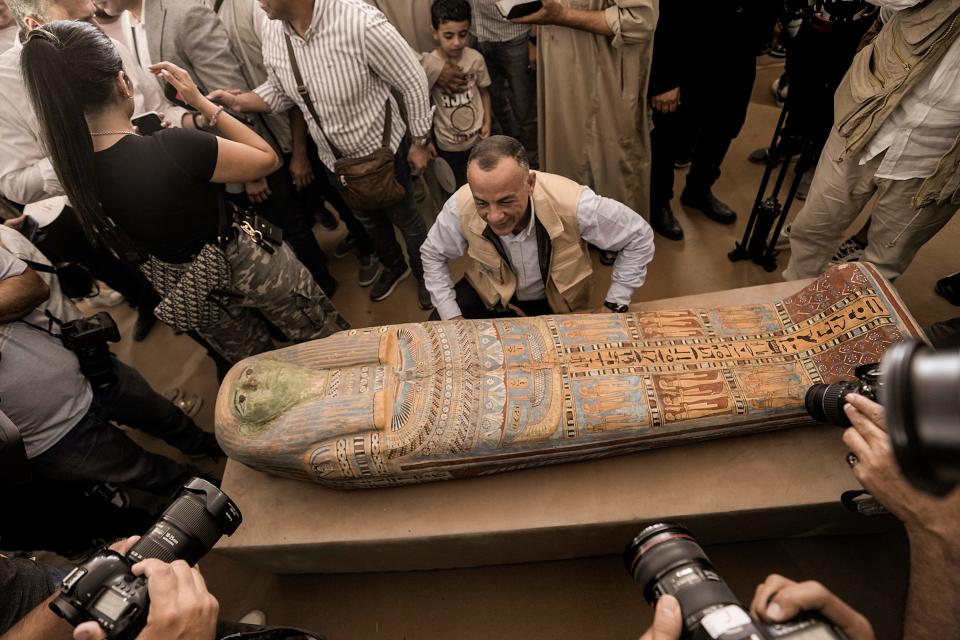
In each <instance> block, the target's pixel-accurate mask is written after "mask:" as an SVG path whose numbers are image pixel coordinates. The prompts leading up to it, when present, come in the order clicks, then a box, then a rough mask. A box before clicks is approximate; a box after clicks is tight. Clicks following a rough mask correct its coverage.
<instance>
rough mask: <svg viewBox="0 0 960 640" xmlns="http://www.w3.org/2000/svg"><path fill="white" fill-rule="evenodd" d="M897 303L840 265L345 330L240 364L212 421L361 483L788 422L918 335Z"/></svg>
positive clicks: (285, 465)
mask: <svg viewBox="0 0 960 640" xmlns="http://www.w3.org/2000/svg"><path fill="white" fill-rule="evenodd" d="M902 308H903V307H902V303H900V302H899V300H898V299H897V298H896V294H895V293H894V292H893V291H892V290H891V289H890V287H889V286H888V285H887V283H886V282H885V281H884V280H883V279H882V278H881V277H880V276H878V275H877V273H876V272H875V270H874V269H873V268H872V267H870V266H869V265H865V264H849V265H843V266H840V267H837V268H835V269H832V270H831V271H830V272H828V273H827V274H826V275H824V276H823V277H822V278H820V279H818V280H817V281H815V282H813V283H812V284H810V285H809V286H808V287H806V288H804V289H803V290H802V291H800V292H798V293H797V294H796V295H795V296H791V297H790V298H786V299H784V300H773V301H770V302H768V303H763V304H751V305H743V306H736V307H720V308H710V307H707V308H689V309H674V310H668V311H640V312H637V313H627V314H596V315H579V316H545V317H541V318H517V319H503V320H477V321H454V322H434V323H420V324H406V325H398V326H393V327H390V326H388V327H379V328H375V329H359V330H356V329H355V330H350V331H347V332H342V333H339V334H336V335H334V336H331V337H330V338H326V339H324V340H320V341H317V342H314V343H307V344H302V345H297V346H294V347H289V348H287V349H282V350H279V351H276V352H273V353H270V354H263V355H260V356H256V357H254V358H250V359H249V360H247V361H244V363H242V364H241V365H238V367H236V368H234V370H233V371H231V373H230V375H229V376H228V377H227V379H226V380H225V381H224V385H223V388H222V389H221V392H220V397H219V399H218V407H217V432H218V436H219V438H220V441H221V444H222V445H223V446H224V448H225V449H226V450H227V452H228V453H229V454H230V455H231V456H233V457H235V458H237V459H239V460H240V461H242V462H245V463H247V464H250V465H252V466H255V467H258V468H261V469H264V470H265V471H268V472H270V473H278V474H282V475H288V476H290V477H296V478H301V479H303V478H310V479H313V480H315V481H317V482H320V483H323V484H326V485H329V486H332V487H341V488H362V487H375V486H384V487H386V486H398V485H402V484H409V483H416V482H428V481H433V480H441V479H446V478H456V477H464V476H470V475H485V474H488V473H493V472H497V471H503V470H509V469H519V468H526V467H530V466H538V465H543V464H553V463H556V462H562V461H565V460H586V459H592V458H596V457H602V456H607V455H614V454H616V453H623V452H627V451H634V450H637V449H642V448H645V447H649V446H652V445H653V444H654V443H658V444H661V445H662V444H663V443H668V442H674V443H680V442H684V441H686V440H688V439H701V438H703V437H706V436H720V435H727V434H734V433H747V432H751V431H754V430H759V429H768V428H771V427H778V426H789V425H791V424H799V423H802V422H804V421H806V420H807V418H806V417H805V412H804V409H803V397H804V393H805V391H806V389H807V388H808V387H809V385H810V384H812V383H816V382H821V381H824V380H827V381H829V380H833V379H837V378H838V377H844V376H849V375H850V374H851V373H852V369H853V367H855V366H857V365H858V364H863V363H865V362H867V361H875V360H876V359H878V358H879V357H880V355H881V354H882V353H883V350H884V349H885V348H886V347H887V346H889V345H890V344H892V343H893V342H895V341H897V340H899V339H901V338H902V336H904V335H915V334H918V333H919V330H918V328H917V327H916V323H914V322H913V320H912V319H911V318H909V316H906V315H905V314H904V313H903V312H902V311H899V310H901V309H902ZM241 396H242V402H238V398H239V397H241Z"/></svg>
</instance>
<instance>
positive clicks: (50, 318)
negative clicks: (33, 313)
mask: <svg viewBox="0 0 960 640" xmlns="http://www.w3.org/2000/svg"><path fill="white" fill-rule="evenodd" d="M43 315H45V316H47V328H46V329H44V328H43V327H39V326H37V325H35V324H33V323H32V322H27V321H26V320H24V319H23V318H20V319H19V320H17V322H22V323H23V324H25V325H27V326H28V327H30V328H31V329H36V330H37V331H42V332H43V333H49V334H50V335H52V336H53V337H54V338H56V339H57V340H60V341H63V337H62V336H61V335H60V334H59V333H54V332H53V325H57V326H58V327H59V326H61V325H62V324H63V320H61V319H60V318H58V317H57V316H55V315H53V314H52V313H50V310H49V309H45V310H44V312H43Z"/></svg>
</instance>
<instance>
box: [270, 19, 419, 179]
mask: <svg viewBox="0 0 960 640" xmlns="http://www.w3.org/2000/svg"><path fill="white" fill-rule="evenodd" d="M313 1H314V4H313V20H312V21H311V22H310V27H309V28H308V29H307V31H306V32H305V33H304V35H303V37H302V38H301V37H300V36H299V35H297V33H296V32H295V31H294V29H293V28H292V27H291V26H290V25H289V23H287V22H286V21H283V20H271V21H270V22H269V23H268V24H267V25H266V27H265V29H264V31H263V61H264V65H265V66H266V69H267V79H266V81H264V83H263V84H261V85H260V86H259V87H257V88H256V89H254V92H255V93H256V94H257V95H259V96H260V97H261V98H262V99H263V101H264V102H266V103H267V104H268V105H269V106H270V109H271V110H272V111H274V112H279V111H286V110H287V109H290V108H291V107H294V106H296V107H299V108H300V110H301V111H302V112H303V117H304V119H305V120H306V121H307V125H308V127H309V129H310V135H311V136H312V137H313V140H314V142H316V143H317V148H318V150H319V153H320V160H321V161H323V163H324V164H325V165H326V166H327V167H328V168H330V169H332V168H333V165H334V161H335V158H334V155H333V152H332V151H331V150H330V147H329V145H328V144H327V141H326V139H325V138H324V135H323V134H324V133H325V134H326V135H327V137H329V138H330V141H331V142H333V144H334V145H336V146H337V148H339V150H340V151H341V152H342V153H343V154H344V156H345V157H348V158H359V157H362V156H365V155H368V154H370V153H373V152H374V151H376V150H377V149H379V148H380V144H381V142H382V141H383V126H384V119H385V115H386V109H385V108H384V106H385V104H386V103H387V100H388V99H389V101H390V108H391V109H392V110H393V124H392V131H391V136H390V147H391V148H392V149H393V150H394V151H396V150H397V148H398V147H399V145H400V141H401V140H402V139H403V135H404V132H405V131H406V128H405V126H404V123H403V120H402V118H401V116H400V109H399V107H398V105H397V102H396V100H395V99H394V98H393V96H392V95H391V93H390V88H391V87H393V88H394V89H396V90H397V91H398V92H399V93H400V95H401V96H402V97H403V101H404V104H405V105H406V109H407V116H408V120H409V125H410V130H411V133H412V134H413V135H414V136H415V137H420V136H424V135H427V134H428V133H430V127H431V125H432V124H433V112H432V110H431V108H430V94H429V91H428V89H427V77H426V75H425V74H424V72H423V68H422V67H421V66H420V63H419V62H418V61H417V57H416V55H414V53H413V50H412V49H410V46H409V45H408V44H407V43H406V41H405V40H404V39H403V37H402V36H401V35H400V34H399V33H398V32H397V30H396V29H395V28H394V27H393V26H392V25H391V24H390V23H389V22H387V19H386V17H384V15H383V14H382V13H381V12H380V11H379V10H377V9H375V8H374V7H372V6H370V5H368V4H367V3H365V2H364V1H363V0H313ZM285 34H286V35H289V36H290V40H291V42H292V43H293V50H294V52H295V55H296V56H297V64H298V65H299V67H300V73H301V75H302V76H303V80H304V82H305V83H306V85H307V88H308V90H309V91H310V98H311V99H312V101H313V105H314V108H315V109H316V110H317V115H318V116H319V117H320V124H321V125H322V126H323V130H322V131H321V129H320V128H319V126H318V124H317V123H316V122H315V121H314V119H313V117H312V116H311V115H310V110H309V109H308V108H307V105H306V103H305V102H304V101H303V99H301V97H300V95H299V94H298V93H297V82H296V79H295V78H294V75H293V67H292V66H291V65H290V62H289V59H288V55H287V45H286V42H285V41H284V35H285Z"/></svg>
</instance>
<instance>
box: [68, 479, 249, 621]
mask: <svg viewBox="0 0 960 640" xmlns="http://www.w3.org/2000/svg"><path fill="white" fill-rule="evenodd" d="M242 519H243V518H242V516H241V515H240V510H239V509H238V508H237V506H236V505H235V504H233V502H232V501H231V500H230V498H228V497H227V496H226V495H225V494H224V493H223V492H221V491H220V490H219V489H217V487H215V486H214V485H212V484H210V483H209V482H207V481H206V480H202V479H200V478H193V479H191V480H190V481H189V482H188V483H187V484H185V485H184V487H183V489H181V490H180V495H179V496H177V499H176V500H174V502H173V504H171V505H170V507H169V508H168V509H167V510H166V511H164V512H163V515H161V516H160V519H159V520H158V521H157V522H156V524H154V525H153V528H152V529H151V530H150V532H149V533H147V534H146V535H144V536H143V537H142V538H140V540H138V541H137V543H136V544H135V545H133V547H132V548H131V549H130V551H128V552H127V554H126V555H122V554H120V553H117V552H116V551H112V550H110V549H107V548H103V549H100V550H99V551H97V552H95V553H94V554H93V555H92V556H91V557H90V558H88V559H87V560H86V561H85V562H84V563H83V564H81V565H78V566H77V567H76V568H75V569H74V570H73V571H71V572H70V573H69V574H68V575H67V577H66V578H64V579H63V583H62V584H61V585H60V594H59V595H58V596H57V597H56V599H55V600H54V601H53V602H51V603H50V608H51V609H52V610H53V612H54V613H56V614H57V615H58V616H60V617H61V618H64V619H65V620H66V621H67V622H69V623H70V624H72V625H73V626H77V625H78V624H80V623H81V622H86V621H87V620H95V621H96V622H97V623H99V624H100V626H101V627H103V630H104V631H105V632H106V634H107V638H109V639H110V640H130V639H132V638H135V637H136V636H137V634H139V633H140V632H141V631H142V630H143V627H144V626H145V625H146V623H147V610H148V609H149V606H150V598H149V596H148V595H147V579H146V578H145V577H142V576H140V577H138V576H135V575H133V573H132V572H131V570H130V568H131V567H132V566H133V565H134V564H136V563H137V562H140V561H141V560H146V559H147V558H158V559H160V560H162V561H164V562H172V561H174V560H184V561H186V562H187V564H189V565H191V566H192V565H194V564H196V562H197V560H199V559H200V558H202V557H203V556H204V555H206V554H207V552H208V551H210V549H212V548H213V545H215V544H216V543H217V541H218V540H219V539H220V537H221V536H223V535H224V534H226V535H228V536H229V535H232V534H233V532H234V531H236V530H237V527H239V526H240V522H241V520H242Z"/></svg>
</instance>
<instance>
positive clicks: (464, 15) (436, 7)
mask: <svg viewBox="0 0 960 640" xmlns="http://www.w3.org/2000/svg"><path fill="white" fill-rule="evenodd" d="M472 19H473V16H472V15H471V13H470V3H469V2H467V0H433V3H432V4H431V5H430V22H432V23H433V28H434V29H439V28H440V25H441V24H442V23H444V22H463V21H467V22H470V21H471V20H472Z"/></svg>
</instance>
